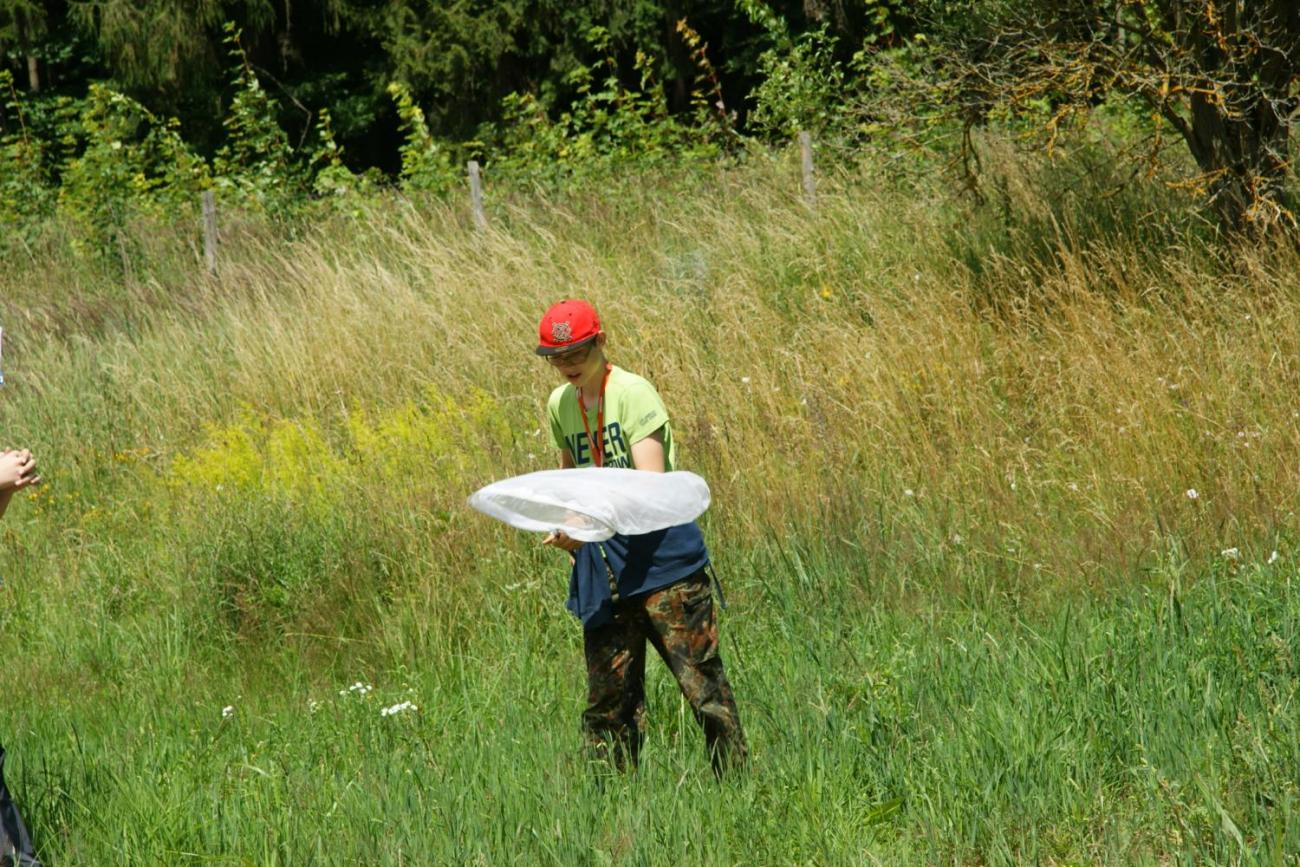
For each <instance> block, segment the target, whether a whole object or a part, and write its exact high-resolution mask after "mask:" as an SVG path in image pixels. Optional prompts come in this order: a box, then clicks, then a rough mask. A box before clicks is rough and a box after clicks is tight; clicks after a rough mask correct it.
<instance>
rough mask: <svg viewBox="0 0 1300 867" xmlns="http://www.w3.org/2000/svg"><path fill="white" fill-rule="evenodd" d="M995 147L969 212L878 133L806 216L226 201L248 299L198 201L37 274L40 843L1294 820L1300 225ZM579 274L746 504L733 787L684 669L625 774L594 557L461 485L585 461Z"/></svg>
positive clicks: (649, 835) (764, 192)
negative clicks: (573, 328) (202, 241)
mask: <svg viewBox="0 0 1300 867" xmlns="http://www.w3.org/2000/svg"><path fill="white" fill-rule="evenodd" d="M990 153H991V154H992V157H991V158H990V162H991V163H992V172H993V173H994V174H995V176H996V177H997V178H1000V179H1001V180H1000V182H999V183H998V184H997V185H995V187H994V188H993V189H994V190H995V192H996V194H995V195H994V196H993V198H992V201H990V202H988V203H986V204H984V205H982V206H978V207H976V206H972V205H970V204H968V203H963V202H962V201H961V200H958V199H954V198H953V197H952V196H951V195H949V194H948V192H947V191H945V190H943V189H942V187H941V184H940V182H939V181H938V180H937V179H936V181H935V185H934V188H932V189H927V188H923V187H917V186H915V185H906V186H904V185H902V184H900V183H898V182H896V180H895V179H894V178H892V177H891V176H890V174H889V172H888V171H887V170H886V169H885V168H881V167H875V166H871V165H868V166H856V167H853V168H852V169H846V170H844V171H843V172H841V173H839V174H833V173H831V174H828V175H827V176H825V177H823V178H822V179H821V182H820V183H821V186H820V189H819V200H818V208H817V211H816V212H815V213H810V212H809V211H808V209H807V208H805V207H804V206H803V204H802V203H801V202H800V201H799V199H798V197H797V194H798V184H797V174H796V172H795V167H794V164H793V162H791V161H789V160H788V159H786V158H785V157H783V156H778V157H774V158H771V159H768V158H764V157H755V158H754V159H752V160H751V161H750V162H749V163H748V164H747V165H744V166H742V167H738V168H735V167H733V168H729V169H719V170H717V171H714V170H708V171H697V170H684V171H683V172H682V173H681V174H680V175H678V176H675V177H659V178H654V179H648V178H628V179H627V180H626V181H625V183H624V184H622V185H620V186H618V187H616V188H608V189H601V190H594V189H587V190H579V191H573V192H570V193H567V194H564V195H560V194H549V195H548V194H541V193H539V194H536V195H532V196H522V195H521V196H515V197H504V196H502V197H501V198H500V199H499V200H498V201H496V202H495V203H494V210H493V213H492V216H493V220H492V224H491V227H490V228H489V229H488V230H487V231H485V232H476V231H474V230H473V228H472V226H471V225H470V223H469V221H468V220H467V219H466V215H465V214H463V213H462V210H461V208H460V207H459V206H457V205H447V204H444V203H440V202H436V201H411V200H406V199H403V198H400V197H393V198H391V199H385V200H383V201H377V202H374V203H372V204H371V205H370V206H369V207H368V208H367V209H366V210H364V211H363V212H362V213H360V214H359V215H358V216H355V217H350V218H345V217H336V218H334V219H333V220H332V221H328V222H325V223H323V224H322V225H319V226H316V227H314V228H312V229H311V230H309V231H306V232H304V233H302V235H301V237H298V238H295V239H291V240H286V239H284V238H279V237H276V236H275V235H274V233H272V232H271V231H269V230H268V229H266V228H265V227H260V226H257V225H253V224H249V225H246V226H242V227H241V226H235V227H233V228H232V229H231V230H230V231H229V232H228V234H227V238H226V241H227V243H226V245H225V247H224V249H223V261H222V271H221V276H220V277H219V279H217V280H208V279H206V278H203V277H201V276H200V273H201V272H200V269H199V267H198V264H197V262H196V261H195V258H196V257H195V255H194V253H193V250H192V249H191V247H190V246H189V244H188V241H187V239H186V232H187V230H186V229H185V228H184V227H183V226H172V227H159V228H156V229H154V230H151V231H150V232H148V233H145V234H143V235H142V238H141V241H140V243H139V246H138V247H137V248H136V253H135V254H134V255H133V256H132V257H130V258H129V259H128V265H127V266H126V267H123V268H122V269H119V270H117V273H116V275H114V267H113V266H112V265H101V266H98V270H96V269H94V268H89V267H83V266H81V265H78V264H76V262H75V260H68V261H61V262H53V263H46V262H43V261H39V260H35V259H34V260H33V261H29V262H26V263H24V262H14V263H6V268H5V269H4V273H3V274H0V293H2V294H0V322H3V323H4V324H5V326H6V334H7V336H8V338H9V339H7V340H6V346H7V348H8V349H10V352H9V353H7V356H6V361H7V364H8V371H7V372H8V373H9V375H10V378H11V382H12V383H13V384H12V385H11V386H6V393H5V394H4V395H3V398H4V400H3V402H2V403H0V430H3V431H4V437H5V441H6V442H15V443H19V442H21V443H25V444H30V445H31V447H32V448H33V449H34V450H36V451H38V452H39V454H40V456H41V458H42V466H43V468H44V470H45V475H46V477H47V480H48V482H47V486H46V487H45V488H44V489H43V490H42V491H41V492H40V493H39V494H37V495H35V496H33V497H30V498H28V499H27V500H26V501H24V502H22V503H19V504H17V505H15V507H14V508H13V510H12V512H11V514H10V516H9V517H8V518H7V519H6V522H5V524H4V525H3V526H2V527H0V538H3V540H4V541H3V545H4V548H3V551H4V557H5V559H4V569H5V579H6V588H5V590H4V591H3V595H2V596H0V600H3V601H2V602H0V659H4V661H5V664H4V665H3V667H0V690H3V695H5V697H6V698H7V699H8V701H6V702H5V705H6V712H5V714H4V715H3V717H0V719H3V729H0V733H3V735H4V737H5V738H6V739H7V741H8V742H9V743H10V746H11V747H13V749H14V755H15V759H14V761H15V763H16V776H17V778H18V779H19V780H20V781H21V786H20V793H21V794H22V795H23V796H24V797H25V798H26V799H27V800H28V801H29V804H30V806H29V812H31V813H32V817H33V824H35V826H36V828H37V834H38V837H39V839H40V841H41V845H42V847H43V849H44V850H45V851H46V852H47V853H49V857H50V859H51V860H52V861H58V862H59V863H113V862H114V860H115V859H116V860H117V861H118V862H120V863H183V862H185V861H186V860H195V861H197V860H202V859H203V858H208V857H211V858H216V859H218V860H227V861H232V862H244V863H290V864H292V863H303V862H304V861H323V862H333V863H351V862H355V861H361V860H365V861H375V862H379V863H412V862H413V863H443V862H452V863H493V864H495V863H536V862H542V863H563V864H571V863H592V864H599V863H620V864H622V863H628V864H631V863H666V862H668V861H670V860H683V859H684V860H686V861H688V862H697V863H724V862H737V863H739V862H746V863H790V862H799V863H828V864H829V863H851V862H862V861H877V862H881V863H895V862H898V861H908V860H911V861H924V862H933V861H961V862H967V861H992V862H1006V861H1021V860H1035V861H1067V862H1078V861H1109V862H1116V863H1118V862H1129V861H1139V862H1141V861H1152V862H1154V861H1162V862H1163V861H1166V860H1169V859H1173V858H1178V859H1189V860H1206V859H1211V860H1220V861H1232V860H1238V859H1246V860H1249V859H1253V858H1256V857H1260V858H1277V859H1282V858H1285V857H1286V856H1287V853H1294V852H1295V851H1297V850H1300V818H1297V816H1298V814H1297V812H1296V810H1295V804H1296V798H1297V794H1298V793H1297V790H1296V786H1295V783H1294V781H1295V780H1296V779H1298V778H1300V773H1297V771H1300V762H1298V761H1297V759H1298V758H1300V757H1298V756H1297V750H1296V743H1297V740H1296V729H1295V723H1294V719H1293V717H1294V714H1292V713H1290V711H1289V710H1288V709H1289V708H1292V707H1293V704H1292V702H1293V701H1294V699H1295V691H1296V679H1295V676H1296V661H1295V659H1296V652H1297V650H1298V649H1300V641H1298V639H1297V635H1296V633H1295V628H1294V624H1295V622H1296V616H1295V615H1296V613H1297V611H1296V606H1295V604H1294V601H1293V599H1292V597H1291V593H1290V577H1289V576H1290V575H1292V574H1293V572H1294V566H1293V563H1294V560H1293V558H1292V552H1291V547H1290V546H1291V544H1292V541H1293V539H1294V538H1295V524H1296V517H1295V491H1296V482H1297V469H1296V466H1297V461H1296V460H1295V458H1296V457H1297V455H1300V442H1298V441H1297V436H1298V434H1297V431H1298V428H1297V424H1296V419H1297V417H1300V416H1298V414H1297V413H1298V411H1297V409H1295V408H1293V405H1292V401H1290V400H1289V399H1288V396H1289V394H1291V393H1292V392H1294V391H1295V387H1296V385H1297V370H1296V365H1295V362H1294V359H1295V358H1296V357H1297V352H1296V350H1297V348H1298V347H1297V346H1296V343H1297V340H1298V339H1300V330H1298V329H1297V327H1296V325H1295V324H1294V323H1296V322H1297V321H1300V319H1298V318H1297V313H1300V277H1297V276H1296V275H1297V274H1300V270H1297V267H1296V266H1297V264H1300V263H1298V262H1297V256H1296V253H1295V252H1294V250H1293V249H1290V248H1287V247H1281V246H1279V247H1277V248H1260V249H1257V250H1248V251H1238V252H1236V253H1232V254H1228V253H1224V252H1222V251H1219V250H1217V249H1216V248H1215V247H1213V246H1212V245H1210V244H1209V243H1208V242H1207V241H1206V239H1205V238H1204V237H1203V236H1202V235H1203V233H1202V230H1201V229H1199V228H1198V227H1197V226H1196V224H1195V222H1194V221H1193V220H1191V219H1189V218H1188V217H1187V215H1186V212H1185V210H1184V209H1183V207H1182V205H1181V204H1180V203H1179V202H1178V201H1177V200H1176V199H1175V198H1174V197H1173V195H1172V194H1169V193H1162V192H1160V191H1158V190H1152V189H1149V188H1133V189H1128V190H1122V191H1120V192H1119V193H1118V194H1114V195H1110V194H1108V195H1109V197H1108V198H1107V197H1102V196H1101V195H1100V192H1101V188H1102V187H1103V186H1105V185H1107V184H1109V183H1110V181H1111V180H1113V179H1107V178H1102V179H1101V180H1097V179H1096V177H1095V176H1094V175H1091V174H1088V173H1084V174H1081V175H1080V174H1072V173H1073V172H1076V170H1077V169H1078V165H1080V164H1079V163H1070V164H1065V165H1051V164H1045V163H1036V162H1034V161H1031V160H1023V159H1020V158H1016V157H1013V156H1011V155H1010V154H1009V153H1008V152H1003V151H1001V150H1000V149H999V148H997V147H993V146H992V145H991V151H990ZM1071 197H1073V199H1072V198H1071ZM570 295H576V296H581V297H586V298H589V299H591V300H592V301H593V302H595V303H596V304H597V306H598V307H599V308H600V310H601V312H602V315H603V317H604V319H605V320H606V324H607V327H608V329H609V331H610V334H611V353H612V355H613V357H614V359H615V360H616V361H617V362H618V363H620V364H623V365H624V366H626V367H628V368H630V369H633V370H636V371H638V372H641V373H644V374H645V375H647V376H648V377H649V378H651V379H652V381H654V382H655V383H656V384H657V385H658V386H659V388H660V390H661V392H662V393H663V395H664V397H665V400H666V402H667V404H668V406H669V408H670V411H671V412H672V415H673V423H674V425H675V427H676V429H677V430H678V435H679V437H680V441H681V443H682V445H683V453H682V458H683V464H684V465H685V466H687V467H689V468H690V469H693V470H695V471H697V472H700V473H701V474H703V475H704V476H705V477H706V478H707V479H708V480H709V482H710V484H711V486H712V488H713V491H714V500H715V506H714V508H713V510H712V511H711V513H710V514H709V515H708V517H707V532H708V537H709V540H710V543H711V546H712V548H713V552H714V555H715V559H716V560H717V562H718V564H719V565H720V567H721V569H722V572H723V575H724V580H725V581H726V584H727V587H728V591H729V594H728V595H729V597H730V599H731V601H732V607H731V609H730V610H729V612H728V613H727V615H725V625H724V633H725V637H726V638H725V640H726V648H727V654H728V664H729V666H730V668H731V671H732V675H733V679H734V681H735V683H736V686H737V690H738V696H739V700H740V704H741V710H742V714H743V715H744V716H745V720H746V723H747V726H748V728H749V730H750V736H751V740H752V741H753V742H754V745H755V758H756V761H755V768H754V771H753V773H752V775H751V776H750V777H749V778H746V779H743V780H737V781H733V782H731V783H727V784H725V785H724V786H723V787H722V788H720V789H719V788H717V787H715V786H714V784H713V783H711V782H710V780H709V778H708V775H707V767H706V763H705V762H703V761H702V757H701V756H700V755H699V752H700V749H701V748H700V745H699V743H698V741H699V738H698V736H697V735H696V733H695V732H694V731H693V729H692V726H693V724H692V723H691V722H690V720H689V715H688V714H683V713H682V712H681V707H680V702H679V701H678V700H677V699H676V698H675V697H674V694H673V690H674V689H675V687H674V686H673V685H672V684H671V682H670V681H669V680H668V679H667V678H666V677H660V678H659V679H658V680H656V681H654V683H653V695H652V702H653V707H654V714H653V719H652V725H653V726H654V732H655V735H654V738H655V740H654V741H652V748H651V750H650V754H649V757H648V761H647V764H646V767H645V768H643V770H642V772H641V773H640V774H638V775H637V776H636V777H632V778H629V779H625V780H619V781H615V782H613V783H611V784H609V786H608V787H607V788H605V789H604V790H600V789H598V788H597V787H595V785H594V784H593V783H592V782H591V781H590V780H589V779H588V775H587V774H586V773H585V772H584V769H583V768H582V767H581V765H580V762H579V761H578V758H577V752H576V748H577V737H576V719H577V716H576V713H577V710H578V706H579V703H580V696H579V690H580V687H581V683H580V680H581V670H580V664H579V663H580V650H579V647H580V635H578V634H577V628H576V626H575V625H574V624H573V623H571V622H570V621H569V620H568V619H567V615H565V614H564V613H563V611H562V608H561V605H560V602H561V597H562V594H563V583H564V582H563V573H564V569H563V566H562V564H561V563H560V562H559V558H557V557H554V556H551V555H552V554H553V552H550V551H541V550H539V549H538V548H537V547H536V541H535V540H533V539H529V538H526V537H524V536H522V535H521V534H518V533H515V532H514V531H510V530H507V529H505V528H502V527H499V526H496V525H494V524H490V523H489V522H488V521H487V520H485V519H483V518H481V517H479V516H477V515H474V514H473V513H470V512H469V511H467V510H466V509H465V507H464V505H463V503H464V498H465V496H466V495H467V494H468V493H469V492H471V491H472V490H474V489H475V488H476V487H477V486H479V485H481V484H483V483H485V482H487V481H489V480H491V479H495V478H500V477H503V476H506V475H511V474H514V473H516V472H520V471H524V470H528V469H537V468H542V467H549V466H552V465H554V463H555V461H556V456H555V454H554V447H553V446H552V445H551V444H550V443H549V442H548V441H547V435H546V433H545V431H544V425H543V423H542V413H541V408H542V405H543V400H544V397H545V395H546V393H547V391H548V389H549V388H550V387H551V385H552V382H551V374H549V371H548V370H547V368H546V366H545V365H544V364H540V363H538V362H537V360H536V359H535V358H534V357H532V355H531V353H530V348H531V345H532V332H533V329H534V327H535V321H536V318H537V316H538V315H539V313H540V311H541V310H542V309H543V308H544V307H545V305H546V304H547V303H549V302H550V301H552V300H554V299H556V298H558V297H561V296H570ZM1193 491H1194V492H1195V494H1194V495H1193V494H1192V493H1191V492H1193ZM1274 551H1277V552H1279V553H1278V554H1276V555H1273V552H1274ZM1224 552H1227V553H1224ZM357 679H362V680H364V681H366V682H368V683H373V684H374V691H373V692H372V693H368V694H365V695H361V694H359V693H358V692H357V691H353V692H347V691H346V689H345V688H346V687H347V685H348V684H351V683H353V682H354V681H356V680H357ZM340 690H344V692H346V694H344V695H340V694H339V692H340ZM408 690H410V691H409V692H408ZM407 699H409V700H411V701H413V702H415V704H417V705H418V706H419V710H417V711H402V712H400V713H398V714H394V715H391V716H381V715H380V713H379V708H380V707H381V706H388V705H393V704H396V703H399V702H400V701H403V700H407ZM227 705H230V706H233V711H232V712H231V714H230V715H229V716H227V717H223V716H222V715H221V713H220V711H221V708H222V707H223V706H227ZM313 708H314V709H313Z"/></svg>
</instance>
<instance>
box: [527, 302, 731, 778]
mask: <svg viewBox="0 0 1300 867" xmlns="http://www.w3.org/2000/svg"><path fill="white" fill-rule="evenodd" d="M538 338H539V342H538V345H537V350H536V351H537V354H538V355H541V356H543V357H545V358H546V360H547V361H548V362H550V364H551V365H552V366H553V367H554V368H555V370H556V371H557V372H558V373H559V374H560V375H561V376H562V377H564V379H565V384H564V385H561V386H559V387H558V388H556V389H555V391H554V392H552V394H551V397H550V400H549V401H548V402H547V416H548V417H549V420H550V425H551V433H552V436H553V437H554V440H555V444H556V446H557V447H558V448H559V450H560V466H562V467H564V468H572V467H590V466H595V467H632V468H635V469H638V470H648V471H650V472H657V473H662V472H667V471H671V470H672V469H673V468H674V462H675V458H676V448H675V445H674V443H673V436H672V430H671V428H670V426H669V423H668V412H667V410H666V409H665V408H664V404H663V401H662V400H660V398H659V394H658V392H656V391H655V389H654V386H652V385H651V384H650V383H649V382H647V381H646V380H645V379H642V378H641V377H639V376H637V375H636V374H633V373H629V372H627V371H626V370H623V369H622V368H619V367H615V366H614V365H612V364H610V363H609V362H608V361H607V360H606V358H605V343H606V337H605V333H604V331H602V330H601V327H600V318H599V316H597V314H596V310H595V309H594V308H593V307H592V306H591V305H590V304H588V303H586V302H585V301H576V300H567V301H561V302H559V303H558V304H555V305H552V306H551V308H550V309H549V310H547V311H546V315H545V316H543V317H542V321H541V324H540V326H539V328H538ZM593 432H594V433H593ZM544 543H545V544H547V545H552V546H554V547H556V548H561V549H563V550H565V551H568V552H569V554H570V556H571V557H572V560H573V570H572V573H571V575H570V578H569V600H568V608H569V610H570V611H571V612H573V614H574V615H575V616H576V617H578V619H579V620H581V621H582V625H583V627H584V636H583V643H584V650H585V655H586V659H587V709H586V710H585V711H584V712H583V714H582V724H583V730H584V732H585V733H586V737H587V742H588V746H589V748H590V750H591V752H592V754H593V756H594V757H597V758H599V759H602V760H606V761H607V760H609V759H610V758H612V760H613V763H614V765H615V767H617V768H619V769H620V770H622V769H623V768H625V767H627V766H628V765H629V764H630V765H632V766H635V765H636V762H637V756H638V754H639V752H640V748H641V742H642V740H643V729H644V717H645V658H646V642H647V641H649V642H650V643H651V644H653V645H654V648H655V650H656V651H657V652H658V653H659V655H660V657H662V658H663V660H664V662H665V663H666V664H667V665H668V668H669V669H670V670H671V671H672V673H673V676H674V677H676V678H677V683H678V684H679V685H680V686H681V688H682V693H683V694H684V695H685V696H686V699H687V701H688V702H690V705H691V710H692V711H693V712H694V714H695V719H696V720H697V721H698V722H699V723H700V725H701V726H702V727H703V729H704V736H705V741H706V744H707V746H708V751H709V758H710V761H711V762H712V765H713V771H714V773H715V774H717V775H718V776H721V775H722V774H723V772H724V771H725V770H727V769H728V768H731V767H738V766H741V765H743V764H744V762H745V759H746V757H747V755H748V747H747V745H746V743H745V735H744V732H743V731H742V730H741V727H740V716H739V714H738V713H737V711H736V702H735V699H734V698H733V697H732V694H731V685H730V684H729V683H728V682H727V676H726V673H725V672H724V671H723V666H722V658H721V657H720V656H719V655H718V629H717V623H716V621H715V620H714V616H713V598H712V592H711V589H710V586H709V580H708V575H707V572H706V570H707V568H708V566H709V554H708V550H707V549H706V548H705V546H704V537H703V535H702V534H701V533H700V528H699V527H698V526H697V525H696V524H695V523H694V522H692V523H689V524H682V525H680V526H677V527H670V528H669V529H667V530H661V531H659V532H657V533H647V534H645V535H641V536H614V537H613V538H612V539H609V540H608V541H606V542H603V543H591V544H585V545H584V544H583V543H581V542H578V541H576V540H574V539H570V538H569V537H567V536H565V535H564V534H563V533H560V532H558V531H557V532H555V533H552V534H551V535H549V536H547V537H546V539H545V540H544Z"/></svg>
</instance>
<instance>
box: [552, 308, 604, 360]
mask: <svg viewBox="0 0 1300 867" xmlns="http://www.w3.org/2000/svg"><path fill="white" fill-rule="evenodd" d="M598 336H600V316H598V315H597V314H596V308H595V307H592V306H591V305H590V304H588V303H587V302H586V301H578V300H577V299H572V298H570V299H566V300H564V301H560V302H558V303H555V304H552V305H551V306H550V307H549V308H548V309H547V311H546V314H545V315H544V316H542V322H541V324H540V325H538V326H537V341H538V342H537V354H538V355H559V354H560V353H561V352H568V351H569V350H570V349H577V348H578V347H579V346H582V345H584V344H587V343H590V342H591V341H593V340H595V339H596V338H597V337H598Z"/></svg>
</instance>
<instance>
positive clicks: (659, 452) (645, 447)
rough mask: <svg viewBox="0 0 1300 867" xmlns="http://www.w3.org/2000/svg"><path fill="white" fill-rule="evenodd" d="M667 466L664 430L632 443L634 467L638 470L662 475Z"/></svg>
mask: <svg viewBox="0 0 1300 867" xmlns="http://www.w3.org/2000/svg"><path fill="white" fill-rule="evenodd" d="M666 464H667V460H666V459H665V457H664V429H663V428H659V429H658V430H656V431H655V432H654V433H652V434H650V435H649V436H647V437H644V438H642V439H639V440H637V441H636V442H634V443H632V466H633V467H635V468H636V469H638V470H647V471H648V472H652V473H662V472H663V471H664V470H665V469H666V468H667V466H666Z"/></svg>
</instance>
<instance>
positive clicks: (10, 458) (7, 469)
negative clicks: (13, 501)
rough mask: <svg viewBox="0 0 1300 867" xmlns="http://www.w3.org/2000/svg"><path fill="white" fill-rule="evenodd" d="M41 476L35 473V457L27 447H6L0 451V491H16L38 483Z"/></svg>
mask: <svg viewBox="0 0 1300 867" xmlns="http://www.w3.org/2000/svg"><path fill="white" fill-rule="evenodd" d="M40 483H41V477H40V476H39V475H37V473H36V458H34V457H32V453H31V452H29V451H28V450H27V449H18V450H11V449H6V450H5V451H3V452H0V491H16V490H18V489H19V488H26V487H29V486H31V485H39V484H40Z"/></svg>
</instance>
